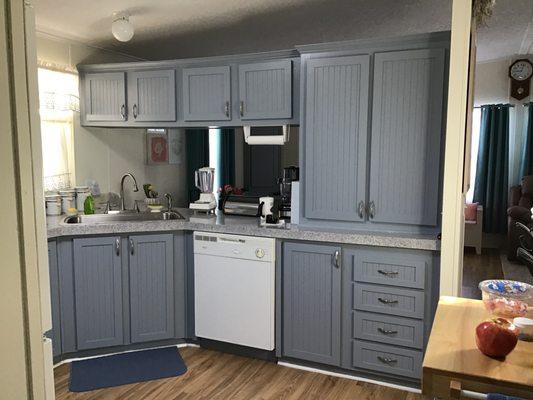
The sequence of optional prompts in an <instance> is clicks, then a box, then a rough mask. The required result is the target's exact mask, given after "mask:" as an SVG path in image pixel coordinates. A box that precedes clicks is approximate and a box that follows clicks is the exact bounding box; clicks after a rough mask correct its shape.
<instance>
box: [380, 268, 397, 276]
mask: <svg viewBox="0 0 533 400" xmlns="http://www.w3.org/2000/svg"><path fill="white" fill-rule="evenodd" d="M378 274H381V275H385V276H388V277H391V276H396V275H398V272H397V271H383V270H382V269H378Z"/></svg>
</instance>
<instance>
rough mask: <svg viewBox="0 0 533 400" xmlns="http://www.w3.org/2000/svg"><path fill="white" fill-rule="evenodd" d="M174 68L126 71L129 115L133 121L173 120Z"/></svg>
mask: <svg viewBox="0 0 533 400" xmlns="http://www.w3.org/2000/svg"><path fill="white" fill-rule="evenodd" d="M175 74H176V72H175V70H173V69H164V70H155V71H135V72H130V73H128V104H129V116H130V119H133V121H139V122H154V121H175V120H176V82H175Z"/></svg>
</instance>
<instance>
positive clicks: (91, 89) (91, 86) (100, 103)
mask: <svg viewBox="0 0 533 400" xmlns="http://www.w3.org/2000/svg"><path fill="white" fill-rule="evenodd" d="M84 91H85V93H84V97H83V99H84V103H85V104H84V105H85V120H86V121H88V122H113V121H115V122H116V121H125V120H126V74H125V73H124V72H104V73H89V74H85V88H84Z"/></svg>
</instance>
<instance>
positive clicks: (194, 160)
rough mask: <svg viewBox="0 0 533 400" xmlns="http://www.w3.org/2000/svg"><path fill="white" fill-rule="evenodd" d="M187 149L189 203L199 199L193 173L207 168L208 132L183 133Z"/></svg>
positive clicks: (197, 130) (191, 131) (190, 131)
mask: <svg viewBox="0 0 533 400" xmlns="http://www.w3.org/2000/svg"><path fill="white" fill-rule="evenodd" d="M185 140H186V147H187V189H188V194H189V203H192V202H194V201H196V200H198V199H199V198H200V191H199V190H198V189H197V188H196V185H195V184H194V171H196V170H197V169H198V168H202V167H208V166H209V130H208V129H188V130H186V131H185Z"/></svg>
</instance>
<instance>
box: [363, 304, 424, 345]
mask: <svg viewBox="0 0 533 400" xmlns="http://www.w3.org/2000/svg"><path fill="white" fill-rule="evenodd" d="M353 337H354V338H355V339H364V340H372V341H374V342H381V343H388V344H394V345H399V346H406V347H414V348H416V349H421V348H422V346H423V341H424V339H423V338H424V323H423V322H422V321H418V320H413V319H408V318H400V317H390V316H388V315H378V314H370V313H365V312H354V313H353Z"/></svg>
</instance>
